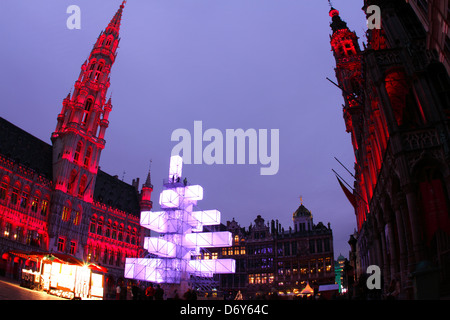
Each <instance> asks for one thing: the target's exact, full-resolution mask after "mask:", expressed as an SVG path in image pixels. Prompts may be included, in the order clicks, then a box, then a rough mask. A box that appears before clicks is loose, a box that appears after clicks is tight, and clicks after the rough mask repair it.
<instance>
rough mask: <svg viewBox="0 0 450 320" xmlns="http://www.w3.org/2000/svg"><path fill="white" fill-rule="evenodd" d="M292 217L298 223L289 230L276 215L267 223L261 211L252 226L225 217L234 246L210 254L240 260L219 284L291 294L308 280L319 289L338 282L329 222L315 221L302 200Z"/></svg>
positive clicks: (262, 293) (257, 293)
mask: <svg viewBox="0 0 450 320" xmlns="http://www.w3.org/2000/svg"><path fill="white" fill-rule="evenodd" d="M292 220H293V226H294V228H292V227H289V228H288V229H287V230H285V229H284V228H283V227H282V226H281V224H279V222H278V220H276V221H274V220H272V221H271V222H270V223H265V220H264V218H262V217H261V216H260V215H258V216H257V217H256V219H255V220H254V223H253V224H251V225H250V226H249V227H248V228H242V227H241V226H240V225H239V224H238V223H237V222H236V221H235V220H234V219H233V220H232V221H228V222H227V226H226V228H225V229H226V230H227V231H230V232H231V233H232V234H233V240H234V242H233V246H231V247H227V248H221V249H218V250H213V249H211V252H212V258H214V257H228V258H233V259H235V260H236V272H235V273H234V274H227V275H221V276H220V280H219V283H220V290H221V291H223V293H224V294H225V295H227V294H229V293H230V292H231V293H232V294H231V295H232V296H234V295H235V294H236V293H237V292H238V291H241V293H242V294H243V295H244V296H245V297H248V298H253V299H258V298H263V297H265V298H271V297H274V296H276V295H278V294H279V293H281V294H283V295H289V296H290V298H292V297H293V296H295V295H296V294H299V292H301V290H302V289H304V288H305V287H306V285H307V284H309V285H311V286H312V287H314V288H315V289H318V287H319V285H322V284H334V283H335V275H334V256H333V255H334V251H333V231H332V229H331V227H330V225H329V224H328V226H325V225H324V224H323V223H322V222H319V223H317V224H314V221H313V216H312V214H311V212H310V211H309V210H308V209H307V208H306V207H305V206H304V205H303V204H301V205H300V206H299V207H298V208H297V210H295V211H294V213H293V215H292ZM316 291H317V290H316Z"/></svg>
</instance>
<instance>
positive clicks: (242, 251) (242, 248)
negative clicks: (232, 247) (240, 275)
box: [241, 246, 245, 254]
mask: <svg viewBox="0 0 450 320" xmlns="http://www.w3.org/2000/svg"><path fill="white" fill-rule="evenodd" d="M241 254H245V247H244V246H242V247H241Z"/></svg>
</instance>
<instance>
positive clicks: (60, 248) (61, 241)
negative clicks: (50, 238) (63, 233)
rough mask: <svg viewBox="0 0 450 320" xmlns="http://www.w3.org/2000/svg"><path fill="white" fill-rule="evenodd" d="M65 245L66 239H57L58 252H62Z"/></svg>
mask: <svg viewBox="0 0 450 320" xmlns="http://www.w3.org/2000/svg"><path fill="white" fill-rule="evenodd" d="M65 245H66V239H64V238H63V237H59V238H58V251H60V252H64V247H65Z"/></svg>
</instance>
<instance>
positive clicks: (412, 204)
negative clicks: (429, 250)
mask: <svg viewBox="0 0 450 320" xmlns="http://www.w3.org/2000/svg"><path fill="white" fill-rule="evenodd" d="M415 189H416V188H415V186H414V185H413V184H412V183H408V184H405V185H404V186H403V190H404V191H405V194H406V202H407V207H408V215H409V222H410V223H409V226H410V228H411V238H412V249H413V252H414V263H416V264H417V263H418V262H419V261H422V260H423V259H424V257H425V256H424V246H423V242H422V237H421V228H422V223H421V219H420V215H419V214H420V213H419V210H418V208H419V202H418V200H417V194H416V192H415Z"/></svg>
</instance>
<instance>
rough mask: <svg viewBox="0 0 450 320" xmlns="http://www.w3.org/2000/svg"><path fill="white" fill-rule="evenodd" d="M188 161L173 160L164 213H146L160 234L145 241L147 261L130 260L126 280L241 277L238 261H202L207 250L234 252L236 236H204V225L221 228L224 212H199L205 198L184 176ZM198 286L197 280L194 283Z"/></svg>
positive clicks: (144, 218) (145, 220)
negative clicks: (215, 275)
mask: <svg viewBox="0 0 450 320" xmlns="http://www.w3.org/2000/svg"><path fill="white" fill-rule="evenodd" d="M182 165H183V159H182V158H181V157H180V156H172V157H171V158H170V167H169V179H168V180H164V187H165V189H164V190H163V191H162V192H161V193H160V197H159V204H160V206H161V209H162V211H157V212H153V211H142V212H141V217H140V224H141V226H142V227H144V228H146V229H149V230H152V231H154V232H156V233H158V234H159V236H158V237H145V238H144V248H145V249H146V250H147V251H148V252H149V256H152V257H145V258H126V261H125V272H124V276H125V278H128V279H135V280H142V281H148V282H153V283H165V284H180V283H181V282H183V281H185V282H189V281H190V279H192V278H197V279H204V278H213V276H214V274H222V273H235V270H236V262H235V260H234V259H201V252H202V251H206V249H205V248H212V247H229V246H231V245H232V234H231V232H228V231H217V232H203V229H204V228H203V227H204V226H212V225H219V224H220V218H221V214H220V212H219V211H218V210H200V211H193V209H194V206H196V205H197V201H199V200H202V199H203V188H202V187H201V186H200V185H188V184H187V181H186V179H185V180H184V181H183V182H180V180H181V177H182ZM191 282H192V281H191Z"/></svg>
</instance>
